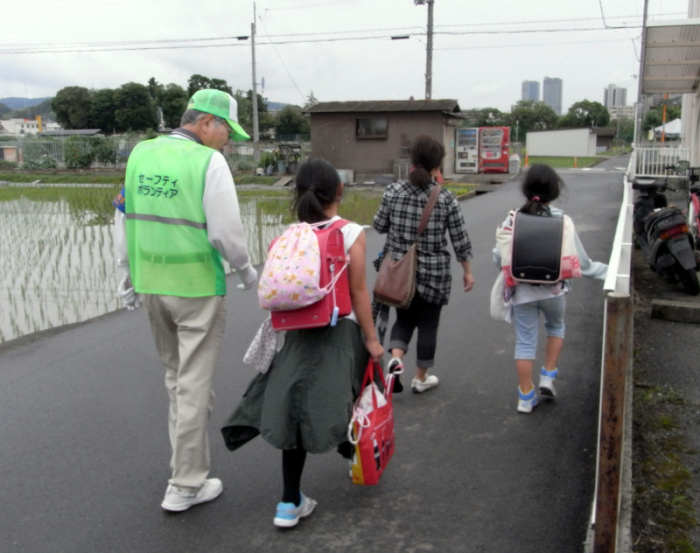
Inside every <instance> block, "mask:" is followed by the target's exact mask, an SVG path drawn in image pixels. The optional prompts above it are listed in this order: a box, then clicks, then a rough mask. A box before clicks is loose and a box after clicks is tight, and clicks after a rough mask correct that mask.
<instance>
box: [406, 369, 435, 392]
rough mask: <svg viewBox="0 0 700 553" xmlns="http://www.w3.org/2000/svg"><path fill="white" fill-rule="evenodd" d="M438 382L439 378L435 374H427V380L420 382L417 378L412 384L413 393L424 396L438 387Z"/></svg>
mask: <svg viewBox="0 0 700 553" xmlns="http://www.w3.org/2000/svg"><path fill="white" fill-rule="evenodd" d="M438 382H439V380H438V377H437V376H435V375H433V374H426V375H425V380H418V379H417V378H414V379H413V381H412V382H411V391H412V392H413V393H414V394H422V393H423V392H427V391H428V390H430V389H431V388H435V386H437V385H438Z"/></svg>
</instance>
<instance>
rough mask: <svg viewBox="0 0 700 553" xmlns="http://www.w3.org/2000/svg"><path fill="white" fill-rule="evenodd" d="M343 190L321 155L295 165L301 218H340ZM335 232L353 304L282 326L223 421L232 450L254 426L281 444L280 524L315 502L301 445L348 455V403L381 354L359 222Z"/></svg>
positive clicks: (304, 513) (277, 522)
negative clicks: (328, 321) (298, 325)
mask: <svg viewBox="0 0 700 553" xmlns="http://www.w3.org/2000/svg"><path fill="white" fill-rule="evenodd" d="M342 196H343V184H342V183H341V182H340V177H339V176H338V173H337V171H336V170H335V169H334V168H333V167H332V166H331V165H330V164H329V163H328V162H326V161H324V160H322V159H312V160H310V161H308V162H306V163H304V164H302V165H301V166H300V167H299V169H298V171H297V174H296V181H295V188H294V210H295V211H296V214H297V216H298V219H299V221H300V222H305V223H310V224H316V223H324V224H325V225H333V224H334V223H335V222H336V221H338V220H339V219H340V217H339V216H338V206H339V205H340V200H341V198H342ZM341 232H342V234H343V243H344V248H345V252H346V254H347V255H348V256H349V258H350V263H349V265H348V268H347V271H348V279H349V288H350V298H351V304H352V311H351V312H350V314H349V315H347V316H345V317H340V318H339V319H338V320H337V322H336V324H335V325H328V326H322V327H318V328H302V329H298V330H288V331H286V332H285V335H284V345H283V346H282V348H281V350H279V351H278V352H277V353H276V354H275V356H274V359H273V360H272V363H271V365H270V366H269V368H268V369H267V371H266V372H260V373H259V374H258V375H257V376H256V377H255V378H254V379H253V381H252V382H251V383H250V385H249V386H248V389H247V391H246V392H245V394H244V395H243V398H242V399H241V401H240V402H239V404H238V406H237V407H236V408H235V409H234V411H233V413H232V414H231V416H230V417H229V419H228V420H227V422H226V424H225V426H224V427H223V428H222V433H223V436H224V441H225V443H226V447H227V448H228V449H230V450H232V451H233V450H236V449H238V448H239V447H241V446H242V445H244V444H245V443H247V442H248V441H250V440H251V439H253V438H254V437H256V436H257V435H258V434H260V435H261V436H262V437H263V438H264V439H265V441H267V442H268V443H269V444H270V445H272V446H274V447H276V448H277V449H281V450H282V481H283V491H282V497H281V501H280V502H279V503H278V505H277V511H276V514H275V517H274V520H273V522H274V524H275V525H276V526H278V527H281V528H289V527H292V526H296V525H297V524H298V522H299V519H301V518H303V517H306V516H308V515H310V514H311V512H312V511H313V509H314V507H315V506H316V501H314V500H313V499H311V498H309V497H307V496H305V495H304V494H303V493H301V490H300V482H301V476H302V472H303V470H304V463H305V461H306V454H307V452H308V453H325V452H326V451H330V450H331V449H333V448H336V447H337V448H338V451H339V452H340V453H341V454H343V456H344V457H346V458H350V457H351V455H352V447H351V445H350V443H349V442H348V441H347V428H348V423H349V422H350V415H351V413H352V407H353V403H354V400H355V399H356V398H357V396H358V394H359V392H360V388H361V386H362V378H363V376H364V373H365V369H366V368H367V362H368V360H369V357H370V356H371V357H372V358H373V359H375V360H376V361H380V360H381V358H382V355H383V354H384V348H383V347H382V345H381V344H380V343H379V340H378V339H377V333H376V330H375V327H374V322H373V320H372V310H371V303H370V297H369V292H368V290H367V282H366V276H365V249H366V237H365V232H364V229H363V228H362V226H361V225H359V224H357V223H353V222H348V223H347V224H345V225H343V226H342V228H341Z"/></svg>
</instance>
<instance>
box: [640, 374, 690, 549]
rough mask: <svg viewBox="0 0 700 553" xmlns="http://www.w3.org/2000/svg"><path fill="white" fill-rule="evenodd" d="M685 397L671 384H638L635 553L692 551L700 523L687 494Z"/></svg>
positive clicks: (687, 452)
mask: <svg viewBox="0 0 700 553" xmlns="http://www.w3.org/2000/svg"><path fill="white" fill-rule="evenodd" d="M684 408H686V402H685V400H684V399H683V397H682V396H681V395H680V394H678V393H677V392H676V391H674V390H673V389H672V388H670V387H660V386H652V385H648V384H644V383H638V382H637V383H635V390H634V423H633V433H634V435H633V444H634V455H633V467H632V474H633V477H632V483H633V488H634V501H633V513H632V541H633V544H634V549H633V551H634V552H635V553H694V552H695V549H694V548H693V546H692V544H691V541H690V537H689V531H690V530H691V529H692V528H694V527H695V526H697V524H698V522H697V519H696V514H695V510H694V508H693V504H692V499H691V497H690V495H689V493H690V488H691V476H692V475H691V473H690V471H689V470H688V469H687V468H686V466H685V465H684V463H683V456H684V455H686V454H689V453H696V452H695V451H692V450H691V449H690V448H689V447H688V444H687V439H686V437H685V435H684V432H683V431H682V429H681V426H680V422H679V421H680V417H679V415H680V413H681V410H682V409H684Z"/></svg>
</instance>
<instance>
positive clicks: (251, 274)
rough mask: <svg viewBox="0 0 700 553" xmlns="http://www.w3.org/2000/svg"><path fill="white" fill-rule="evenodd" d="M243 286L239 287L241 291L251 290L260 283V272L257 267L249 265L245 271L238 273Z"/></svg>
mask: <svg viewBox="0 0 700 553" xmlns="http://www.w3.org/2000/svg"><path fill="white" fill-rule="evenodd" d="M238 276H240V278H241V282H242V284H239V285H238V289H239V290H250V289H251V288H252V287H253V286H255V283H256V282H257V281H258V272H257V271H256V270H255V267H253V266H252V265H248V266H247V267H246V268H245V269H241V270H240V271H238Z"/></svg>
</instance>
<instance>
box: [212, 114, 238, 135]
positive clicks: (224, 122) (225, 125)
mask: <svg viewBox="0 0 700 553" xmlns="http://www.w3.org/2000/svg"><path fill="white" fill-rule="evenodd" d="M212 117H214V121H216V122H217V123H218V124H219V125H223V126H224V127H226V128H227V129H228V134H229V135H231V134H233V129H232V128H231V125H229V124H228V121H226V119H222V118H221V117H217V116H216V115H213V116H212Z"/></svg>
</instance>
